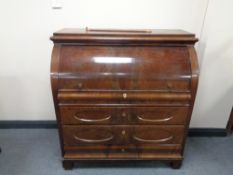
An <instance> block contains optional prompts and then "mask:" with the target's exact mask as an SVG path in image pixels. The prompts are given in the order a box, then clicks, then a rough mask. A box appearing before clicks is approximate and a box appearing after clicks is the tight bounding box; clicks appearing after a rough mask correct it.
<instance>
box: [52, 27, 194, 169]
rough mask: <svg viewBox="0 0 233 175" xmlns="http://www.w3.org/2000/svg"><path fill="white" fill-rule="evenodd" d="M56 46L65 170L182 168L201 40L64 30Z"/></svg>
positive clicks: (160, 33) (177, 33)
mask: <svg viewBox="0 0 233 175" xmlns="http://www.w3.org/2000/svg"><path fill="white" fill-rule="evenodd" d="M51 40H52V41H53V42H54V48H53V52H52V61H51V85H52V92H53V100H54V105H55V110H56V117H57V122H58V128H59V135H60V144H61V149H62V156H63V167H64V168H65V169H71V168H72V167H73V164H74V162H75V161H84V160H162V161H167V162H170V163H171V166H172V167H173V168H179V167H180V166H181V163H182V159H183V151H184V145H185V139H186V135H187V131H188V127H189V122H190V118H191V114H192V110H193V104H194V100H195V96H196V90H197V83H198V63H197V56H196V52H195V49H194V44H195V42H197V38H195V35H194V34H190V33H188V32H185V31H182V30H106V29H63V30H60V31H58V32H55V33H54V34H53V36H52V37H51Z"/></svg>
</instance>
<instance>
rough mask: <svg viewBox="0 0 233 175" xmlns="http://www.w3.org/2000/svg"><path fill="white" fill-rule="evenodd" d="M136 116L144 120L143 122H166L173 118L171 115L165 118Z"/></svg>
mask: <svg viewBox="0 0 233 175" xmlns="http://www.w3.org/2000/svg"><path fill="white" fill-rule="evenodd" d="M137 118H138V119H139V120H141V121H144V122H167V121H169V120H171V119H173V116H168V117H167V118H163V119H145V118H143V117H141V116H137Z"/></svg>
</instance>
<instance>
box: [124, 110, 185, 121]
mask: <svg viewBox="0 0 233 175" xmlns="http://www.w3.org/2000/svg"><path fill="white" fill-rule="evenodd" d="M188 112H189V107H135V108H130V109H129V121H130V123H132V124H156V125H167V124H172V125H174V124H175V125H184V124H185V123H186V121H187V116H188ZM126 115H127V114H126Z"/></svg>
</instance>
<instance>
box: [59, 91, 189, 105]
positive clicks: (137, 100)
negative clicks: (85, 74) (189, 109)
mask: <svg viewBox="0 0 233 175" xmlns="http://www.w3.org/2000/svg"><path fill="white" fill-rule="evenodd" d="M58 101H59V103H63V104H65V103H67V104H90V105H91V104H167V105H168V104H169V105H172V104H178V105H185V104H190V101H191V93H188V92H187V93H172V92H150V91H148V92H146V91H143V92H142V91H141V92H138V91H131V92H127V91H119V92H116V91H114V92H106V91H96V92H93V91H86V92H78V91H59V92H58Z"/></svg>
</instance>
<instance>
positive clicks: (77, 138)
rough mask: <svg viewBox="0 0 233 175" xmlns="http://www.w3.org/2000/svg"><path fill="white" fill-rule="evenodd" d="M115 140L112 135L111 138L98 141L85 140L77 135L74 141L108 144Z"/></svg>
mask: <svg viewBox="0 0 233 175" xmlns="http://www.w3.org/2000/svg"><path fill="white" fill-rule="evenodd" d="M113 138H114V136H113V135H111V136H110V137H107V138H104V139H98V140H93V139H84V138H80V137H78V136H76V135H74V139H75V140H78V141H81V142H85V143H102V142H108V141H110V140H112V139H113Z"/></svg>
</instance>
